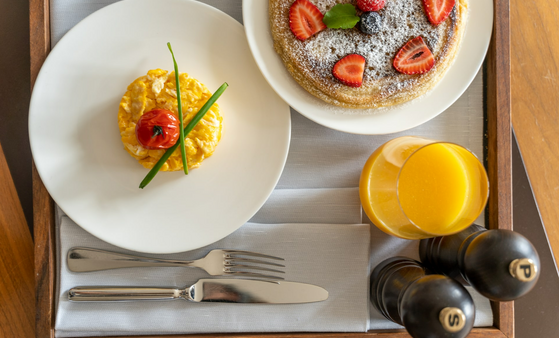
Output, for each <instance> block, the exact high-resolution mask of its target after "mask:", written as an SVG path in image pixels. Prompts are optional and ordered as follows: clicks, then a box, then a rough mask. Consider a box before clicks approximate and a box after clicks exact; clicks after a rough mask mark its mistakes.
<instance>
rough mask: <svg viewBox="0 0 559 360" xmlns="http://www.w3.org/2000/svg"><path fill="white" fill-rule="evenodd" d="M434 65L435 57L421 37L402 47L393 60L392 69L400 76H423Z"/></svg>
mask: <svg viewBox="0 0 559 360" xmlns="http://www.w3.org/2000/svg"><path fill="white" fill-rule="evenodd" d="M434 65H435V57H434V56H433V53H432V52H431V50H429V48H428V47H427V45H426V44H425V41H423V38H422V37H421V36H418V37H416V38H415V39H412V40H410V41H408V42H407V43H406V45H404V46H403V47H402V48H401V49H400V51H398V54H396V57H395V58H394V67H395V68H396V70H398V71H399V72H401V73H402V74H408V75H413V74H424V73H426V72H428V71H429V70H431V69H432V68H433V66H434Z"/></svg>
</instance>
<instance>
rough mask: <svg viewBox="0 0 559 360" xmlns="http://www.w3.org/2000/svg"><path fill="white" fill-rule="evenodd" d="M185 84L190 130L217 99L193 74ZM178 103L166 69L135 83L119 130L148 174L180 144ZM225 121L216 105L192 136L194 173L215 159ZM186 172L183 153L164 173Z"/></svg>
mask: <svg viewBox="0 0 559 360" xmlns="http://www.w3.org/2000/svg"><path fill="white" fill-rule="evenodd" d="M179 82H180V92H181V103H182V110H183V114H184V124H185V125H187V124H188V123H189V122H190V120H192V118H193V117H194V116H195V115H196V113H197V112H198V111H199V110H200V108H201V107H202V106H203V105H204V104H205V103H206V101H208V99H209V98H210V97H211V96H212V93H211V92H210V91H209V90H208V89H207V88H206V87H205V86H204V84H202V83H201V82H199V81H198V80H196V79H194V78H192V77H189V76H188V74H185V73H181V74H180V76H179ZM177 103H178V102H177V91H176V81H175V74H174V72H171V73H169V72H168V71H166V70H161V69H156V70H150V71H148V73H147V75H144V76H141V77H139V78H137V79H136V80H134V81H133V82H132V83H131V84H130V85H129V86H128V89H127V91H126V93H125V94H124V96H123V97H122V100H121V101H120V106H119V110H118V127H119V129H120V136H121V140H122V143H123V144H124V149H125V150H126V151H127V152H128V153H129V154H130V155H131V156H132V157H134V158H135V159H137V160H138V162H139V163H140V164H142V165H143V166H144V167H145V168H148V169H151V168H153V166H154V165H155V163H156V162H157V161H158V160H159V159H160V158H161V157H162V156H163V154H164V153H165V149H166V148H168V147H170V146H172V145H174V144H175V143H176V141H177V140H176V139H178V134H179V133H178V131H176V128H177V124H178V115H177V114H178V109H177ZM173 118H174V120H173ZM175 121H176V122H175ZM222 121H223V118H222V116H221V112H220V109H219V106H218V105H217V104H213V105H212V106H211V108H210V109H209V111H208V112H207V113H206V114H205V115H204V117H203V118H202V119H201V120H200V122H199V123H198V124H197V125H196V126H195V127H194V129H193V130H192V131H191V132H190V133H189V134H188V135H187V136H186V138H185V149H186V157H187V163H188V168H189V169H194V168H197V167H199V166H200V164H201V163H202V161H203V160H204V159H206V158H208V157H209V156H211V155H212V154H213V152H214V151H215V149H216V146H217V144H218V142H219V141H220V139H221V131H222ZM150 134H151V137H150ZM169 137H172V138H173V139H174V140H170V139H169ZM182 168H183V164H182V159H181V151H180V149H179V148H177V149H176V150H175V151H174V152H173V154H172V155H171V156H170V157H169V159H168V160H167V161H166V162H165V164H164V165H163V166H162V167H161V169H160V170H161V171H176V170H181V169H182Z"/></svg>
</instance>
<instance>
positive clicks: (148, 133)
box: [136, 109, 180, 150]
mask: <svg viewBox="0 0 559 360" xmlns="http://www.w3.org/2000/svg"><path fill="white" fill-rule="evenodd" d="M179 128H180V122H179V120H178V119H177V117H176V116H175V114H174V113H173V112H171V111H169V110H165V109H153V110H151V111H148V112H147V113H145V114H144V115H142V117H141V118H140V120H139V121H138V123H137V124H136V138H137V139H138V142H139V143H140V144H141V145H142V146H143V147H145V148H146V149H150V150H154V149H168V148H170V147H171V146H173V145H175V143H176V142H177V140H178V138H179V135H180V134H179Z"/></svg>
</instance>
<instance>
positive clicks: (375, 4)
mask: <svg viewBox="0 0 559 360" xmlns="http://www.w3.org/2000/svg"><path fill="white" fill-rule="evenodd" d="M385 3H386V0H357V7H358V8H359V9H360V10H361V11H379V10H380V9H382V8H383V7H384V4H385Z"/></svg>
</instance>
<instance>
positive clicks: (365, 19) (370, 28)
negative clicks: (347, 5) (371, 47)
mask: <svg viewBox="0 0 559 360" xmlns="http://www.w3.org/2000/svg"><path fill="white" fill-rule="evenodd" d="M381 26H382V16H380V14H379V13H377V12H375V11H369V12H364V13H363V14H362V15H361V20H360V21H359V30H361V31H362V32H364V33H365V34H369V35H373V34H376V33H378V32H379V31H380V28H381Z"/></svg>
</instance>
